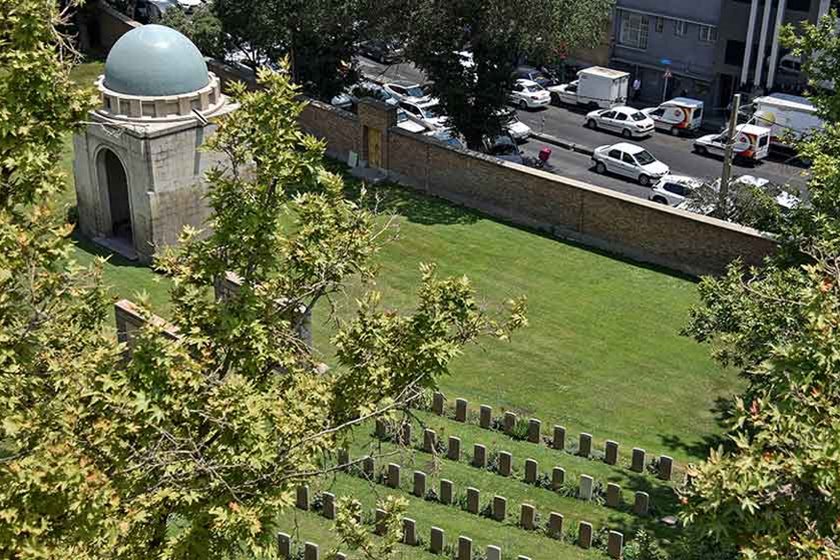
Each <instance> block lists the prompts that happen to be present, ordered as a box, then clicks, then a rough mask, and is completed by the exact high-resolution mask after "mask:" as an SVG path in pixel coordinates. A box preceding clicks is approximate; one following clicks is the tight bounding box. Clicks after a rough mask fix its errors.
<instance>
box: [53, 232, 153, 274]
mask: <svg viewBox="0 0 840 560" xmlns="http://www.w3.org/2000/svg"><path fill="white" fill-rule="evenodd" d="M70 238H71V239H72V240H73V244H74V245H76V247H78V248H79V250H81V251H84V252H85V253H87V254H88V255H90V256H91V257H93V258H95V257H102V258H105V259H108V264H110V265H112V266H118V267H129V268H146V269H149V271H150V272H152V273H153V272H154V271H153V270H152V269H151V268H149V267H148V266H147V265H145V264H143V263H141V262H140V261H132V260H129V259H127V258H125V257H123V256H122V255H120V254H118V253H115V252H113V251H110V250H108V248H107V247H103V246H102V245H99V244H98V243H94V242H93V241H92V240H90V239H88V238H87V237H85V236H84V235H82V234H81V233H80V232H79V230H78V228H77V229H75V230H73V234H72V235H71V236H70Z"/></svg>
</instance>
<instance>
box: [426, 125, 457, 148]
mask: <svg viewBox="0 0 840 560" xmlns="http://www.w3.org/2000/svg"><path fill="white" fill-rule="evenodd" d="M425 134H426V136H431V137H432V138H434V139H435V140H440V141H441V142H443V143H444V144H448V145H450V146H452V147H453V148H461V149H464V148H465V147H466V146H464V143H463V142H462V141H461V139H460V138H458V137H457V136H456V135H455V134H454V133H453V132H452V131H451V130H450V129H448V128H443V129H440V130H430V131H429V132H426V133H425Z"/></svg>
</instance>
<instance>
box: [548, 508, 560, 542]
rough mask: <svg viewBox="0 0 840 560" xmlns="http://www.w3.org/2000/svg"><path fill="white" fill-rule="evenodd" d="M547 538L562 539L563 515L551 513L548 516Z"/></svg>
mask: <svg viewBox="0 0 840 560" xmlns="http://www.w3.org/2000/svg"><path fill="white" fill-rule="evenodd" d="M548 536H549V537H551V538H552V539H562V538H563V514H562V513H557V512H555V511H552V512H551V513H550V514H549V516H548Z"/></svg>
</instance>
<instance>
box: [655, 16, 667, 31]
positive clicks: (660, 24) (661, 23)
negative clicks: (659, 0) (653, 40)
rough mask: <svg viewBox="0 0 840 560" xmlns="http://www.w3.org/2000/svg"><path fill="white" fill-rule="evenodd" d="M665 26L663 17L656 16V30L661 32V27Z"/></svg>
mask: <svg viewBox="0 0 840 560" xmlns="http://www.w3.org/2000/svg"><path fill="white" fill-rule="evenodd" d="M664 27H665V19H664V18H661V17H658V16H657V18H656V32H657V33H662V29H663V28H664Z"/></svg>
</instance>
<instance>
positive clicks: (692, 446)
mask: <svg viewBox="0 0 840 560" xmlns="http://www.w3.org/2000/svg"><path fill="white" fill-rule="evenodd" d="M711 411H712V412H713V413H714V415H715V421H716V422H717V425H718V426H720V427H721V428H723V429H724V430H725V429H727V428H728V427H729V421H730V419H731V418H732V399H730V398H724V397H718V398H716V399H715V402H714V404H713V405H712V408H711ZM659 438H660V440H661V441H662V443H663V445H665V446H666V447H667V448H668V449H680V450H682V451H684V452H685V453H686V454H688V455H690V456H691V457H696V458H697V459H698V460H700V461H705V460H706V459H707V458H708V457H709V450H710V449H717V448H718V447H721V446H722V447H723V448H724V449H728V448H729V447H730V446H731V444H732V442H731V440H730V439H729V438H728V437H726V434H724V433H721V434H709V435H705V436H703V437H702V438H700V440H699V441H693V442H689V441H686V440H684V439H683V438H681V437H679V436H675V435H671V434H660V435H659Z"/></svg>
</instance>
